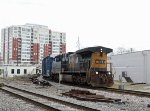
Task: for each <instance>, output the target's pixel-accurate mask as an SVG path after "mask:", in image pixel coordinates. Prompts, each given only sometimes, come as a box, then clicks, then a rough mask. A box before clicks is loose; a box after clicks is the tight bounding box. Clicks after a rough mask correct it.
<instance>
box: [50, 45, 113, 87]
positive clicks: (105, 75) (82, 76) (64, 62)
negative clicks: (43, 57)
mask: <svg viewBox="0 0 150 111" xmlns="http://www.w3.org/2000/svg"><path fill="white" fill-rule="evenodd" d="M112 51H113V50H112V49H110V48H106V47H102V46H97V47H88V48H84V49H81V50H78V51H76V52H74V53H72V52H69V53H66V54H61V55H58V56H56V57H54V58H53V62H52V63H51V65H52V67H51V71H49V73H50V74H49V75H50V78H51V79H52V80H56V81H58V80H59V79H60V81H61V82H72V83H74V84H88V85H91V86H93V87H110V86H112V85H113V83H114V81H113V74H112V70H111V69H112V68H111V63H108V59H107V58H108V57H107V54H108V53H110V52H112Z"/></svg>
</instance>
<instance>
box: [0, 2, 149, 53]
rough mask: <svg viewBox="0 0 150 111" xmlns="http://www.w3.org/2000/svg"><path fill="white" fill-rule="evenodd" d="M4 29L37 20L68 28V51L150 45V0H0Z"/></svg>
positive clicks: (54, 28)
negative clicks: (89, 47)
mask: <svg viewBox="0 0 150 111" xmlns="http://www.w3.org/2000/svg"><path fill="white" fill-rule="evenodd" d="M0 14H1V16H0V29H1V28H3V27H6V26H10V25H23V24H25V23H34V24H40V25H47V26H48V27H49V28H50V29H52V30H55V31H62V32H66V35H67V51H75V50H77V47H76V46H77V44H76V42H77V40H78V36H79V38H80V44H81V48H83V47H88V46H96V45H100V46H105V47H109V48H113V49H116V48H117V47H125V48H134V49H136V50H148V49H150V45H149V44H150V39H149V38H150V0H0Z"/></svg>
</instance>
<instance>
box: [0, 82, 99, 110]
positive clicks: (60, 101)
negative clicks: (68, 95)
mask: <svg viewBox="0 0 150 111" xmlns="http://www.w3.org/2000/svg"><path fill="white" fill-rule="evenodd" d="M4 87H8V88H11V89H14V90H18V91H21V92H24V93H28V94H30V95H34V96H37V97H40V98H43V99H47V100H49V101H53V102H56V103H59V104H61V105H66V106H68V107H71V108H75V109H78V110H84V111H100V110H97V109H93V108H90V107H86V106H82V105H78V104H75V103H70V102H67V101H63V100H60V99H56V98H53V97H49V96H45V95H42V94H38V93H34V92H31V91H27V90H24V89H20V88H16V87H13V86H9V85H6V84H5V85H4ZM0 89H1V90H3V91H5V92H7V93H10V94H12V95H15V96H18V94H14V93H13V92H9V91H6V90H5V89H3V88H0ZM18 97H19V98H23V99H24V100H27V101H29V102H31V103H35V104H37V105H39V106H41V107H43V108H45V109H51V110H52V111H53V110H54V111H59V110H58V109H55V108H52V107H49V106H47V105H46V106H45V105H42V103H39V102H37V101H33V100H30V99H29V98H25V97H21V96H20V95H19V96H18Z"/></svg>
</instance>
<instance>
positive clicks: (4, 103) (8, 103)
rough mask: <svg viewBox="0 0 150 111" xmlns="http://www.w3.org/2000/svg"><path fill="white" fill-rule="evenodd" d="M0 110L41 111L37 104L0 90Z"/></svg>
mask: <svg viewBox="0 0 150 111" xmlns="http://www.w3.org/2000/svg"><path fill="white" fill-rule="evenodd" d="M0 111H43V110H42V109H41V108H39V107H38V106H34V105H32V104H29V103H27V102H25V101H23V100H20V99H18V98H15V97H12V96H10V95H9V94H6V93H4V92H2V91H0Z"/></svg>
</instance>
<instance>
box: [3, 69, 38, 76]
mask: <svg viewBox="0 0 150 111" xmlns="http://www.w3.org/2000/svg"><path fill="white" fill-rule="evenodd" d="M36 73H37V67H36V66H0V77H2V78H7V77H14V76H23V75H28V74H31V75H32V74H36Z"/></svg>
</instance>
